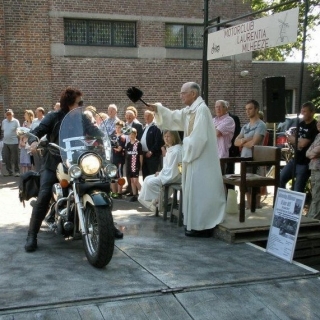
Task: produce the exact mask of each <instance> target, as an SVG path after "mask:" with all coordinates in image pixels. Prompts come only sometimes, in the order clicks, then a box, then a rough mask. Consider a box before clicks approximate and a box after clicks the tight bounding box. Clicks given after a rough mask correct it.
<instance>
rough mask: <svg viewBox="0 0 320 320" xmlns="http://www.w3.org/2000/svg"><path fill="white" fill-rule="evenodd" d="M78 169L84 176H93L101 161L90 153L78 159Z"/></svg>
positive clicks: (97, 170)
mask: <svg viewBox="0 0 320 320" xmlns="http://www.w3.org/2000/svg"><path fill="white" fill-rule="evenodd" d="M80 167H81V169H82V171H83V172H84V174H86V175H88V176H93V175H95V174H97V173H98V172H99V170H100V168H101V160H100V158H99V157H97V156H96V155H94V154H92V153H90V154H87V155H85V156H84V157H82V158H81V159H80Z"/></svg>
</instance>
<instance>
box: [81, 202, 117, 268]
mask: <svg viewBox="0 0 320 320" xmlns="http://www.w3.org/2000/svg"><path fill="white" fill-rule="evenodd" d="M84 220H85V228H86V233H87V234H86V235H84V236H82V242H83V246H84V250H85V254H86V257H87V259H88V261H89V262H90V264H92V265H93V266H94V267H96V268H103V267H104V266H106V265H107V264H108V263H109V262H110V260H111V258H112V255H113V250H114V224H113V218H112V213H111V209H110V208H109V207H95V206H93V205H91V204H87V206H86V208H85V211H84Z"/></svg>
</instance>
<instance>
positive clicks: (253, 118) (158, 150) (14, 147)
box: [0, 82, 320, 251]
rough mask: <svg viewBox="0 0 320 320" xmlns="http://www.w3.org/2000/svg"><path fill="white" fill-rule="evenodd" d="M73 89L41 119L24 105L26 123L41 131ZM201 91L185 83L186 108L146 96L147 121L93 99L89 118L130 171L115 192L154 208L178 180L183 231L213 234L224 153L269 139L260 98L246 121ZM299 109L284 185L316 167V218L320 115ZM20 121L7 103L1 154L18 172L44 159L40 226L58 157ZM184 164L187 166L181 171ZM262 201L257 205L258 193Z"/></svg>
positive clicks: (315, 211)
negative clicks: (49, 157) (43, 150)
mask: <svg viewBox="0 0 320 320" xmlns="http://www.w3.org/2000/svg"><path fill="white" fill-rule="evenodd" d="M73 90H74V92H73V96H72V97H73V100H72V99H71V100H72V101H71V100H70V99H69V100H70V101H71V102H72V104H70V103H71V102H70V101H69V100H68V99H67V98H68V97H67V96H62V98H61V101H60V102H59V103H56V104H55V105H54V106H53V108H52V109H53V110H51V111H50V112H49V113H52V114H51V115H50V116H49V113H48V114H47V115H46V114H45V111H44V109H43V108H41V107H38V108H37V109H36V111H35V114H36V118H35V116H34V113H33V111H32V110H25V113H24V122H23V126H24V127H27V128H30V129H31V130H33V132H35V133H36V134H37V135H39V136H40V135H42V133H43V132H42V131H41V130H40V129H37V128H39V125H40V124H41V123H43V121H45V122H46V121H55V120H56V118H57V117H58V118H59V115H61V114H63V112H66V111H68V110H70V108H71V109H72V108H74V107H77V106H79V104H78V102H79V101H80V100H81V101H82V93H81V92H80V91H78V90H75V89H73ZM65 94H66V93H65ZM200 94H201V90H200V87H199V85H198V84H197V83H194V82H187V83H185V84H183V85H182V87H181V92H180V98H181V101H182V103H183V104H184V105H185V107H184V108H181V109H175V110H172V109H169V108H167V107H164V106H163V105H162V104H161V103H147V106H146V110H145V111H144V115H143V118H144V123H143V124H142V123H141V122H139V120H138V112H137V109H136V108H135V107H134V106H128V107H127V108H126V110H125V119H124V120H123V121H122V120H121V119H120V118H119V117H118V108H117V106H116V105H115V104H110V105H109V106H108V108H107V112H106V113H103V112H98V111H97V110H96V108H95V107H94V106H87V107H86V111H85V113H86V115H87V117H88V118H89V119H90V121H91V122H92V123H94V124H95V125H96V126H97V127H98V128H99V129H100V130H102V131H103V132H104V133H105V134H107V135H108V136H109V137H110V139H111V140H112V142H113V163H114V164H115V165H116V166H117V169H118V170H117V178H118V179H119V178H120V177H121V178H122V177H126V182H127V183H126V187H123V185H122V184H121V185H120V184H118V183H117V179H115V180H113V181H112V184H111V194H110V195H111V197H112V198H114V199H119V198H122V197H124V196H126V197H128V200H129V201H130V202H135V201H139V202H140V203H141V204H142V205H143V206H145V207H146V208H148V209H149V210H151V211H155V209H156V206H157V205H158V204H159V198H160V193H161V189H162V186H163V185H165V184H168V183H181V185H182V192H183V195H184V201H183V208H182V211H183V214H184V225H185V235H186V236H191V237H210V236H211V235H212V230H213V228H214V227H215V226H216V225H217V224H219V223H221V222H222V221H223V219H224V214H225V206H226V194H225V188H224V185H223V180H222V173H221V170H217V168H220V160H219V159H220V158H226V157H237V156H241V157H244V158H246V157H251V156H252V147H253V146H255V145H263V144H265V143H266V141H265V140H266V134H267V127H266V124H265V122H264V121H263V113H262V112H261V110H259V109H260V106H259V103H258V102H257V101H256V100H253V99H252V100H249V101H247V103H246V104H245V107H244V111H245V113H246V115H247V118H248V123H246V124H244V125H243V126H242V127H241V126H240V120H239V118H238V117H237V116H236V115H233V114H231V113H230V111H229V103H228V101H225V100H217V101H216V102H215V105H214V110H215V114H214V115H212V114H211V112H210V109H209V108H208V106H207V105H206V103H205V101H204V100H203V99H202V98H201V96H200ZM78 100H79V101H78ZM68 101H69V102H68ZM81 101H80V102H81ZM62 111H63V112H62ZM301 114H302V115H303V120H302V121H301V122H300V123H299V126H298V129H297V130H298V138H297V139H296V138H295V136H293V135H288V142H289V143H290V144H292V145H293V146H295V147H296V149H297V153H296V163H295V168H296V169H295V172H294V174H293V165H294V164H293V160H291V161H290V162H289V163H288V164H287V165H286V166H285V167H284V168H283V169H282V170H281V175H280V187H282V188H285V187H286V186H287V182H288V181H289V180H291V179H292V178H293V181H294V185H293V190H296V191H300V192H303V191H304V188H305V184H306V182H307V180H308V178H309V176H310V173H311V183H312V190H313V191H312V204H311V208H310V210H309V215H310V216H312V217H316V218H318V217H319V215H320V213H319V212H320V196H319V194H320V193H319V192H318V190H319V189H320V133H318V131H320V120H319V121H318V122H317V121H316V120H315V119H314V114H315V107H314V105H313V104H312V103H311V102H307V103H304V104H303V105H302V108H301ZM44 119H46V120H44ZM54 119H55V120H54ZM59 119H60V118H59ZM19 126H20V123H19V121H18V120H17V119H15V118H14V113H13V110H12V109H6V110H5V119H4V120H3V121H2V126H1V129H2V131H3V141H2V144H0V147H1V146H2V148H3V149H2V152H1V154H2V156H3V162H4V163H5V166H6V171H7V173H6V175H13V176H19V175H20V173H24V172H26V171H28V170H31V169H33V170H36V171H40V164H41V162H42V169H41V175H43V176H44V177H45V178H44V181H45V182H46V185H45V187H44V188H43V189H41V193H42V196H41V195H40V196H39V197H38V199H40V200H38V203H39V206H35V208H34V209H33V211H34V212H33V216H35V218H34V219H33V220H34V221H32V220H31V222H30V229H32V228H33V229H34V230H36V231H37V230H38V229H39V223H40V224H41V222H42V220H43V217H42V216H41V217H40V218H39V214H38V215H37V212H41V214H42V213H43V212H46V211H45V210H43V208H44V207H46V206H47V202H48V197H50V192H49V189H50V188H49V185H50V186H51V185H52V183H53V182H54V181H55V180H56V177H55V174H54V170H53V167H54V166H56V165H57V163H55V162H54V161H53V162H54V163H53V162H52V161H51V162H50V161H49V162H47V163H44V161H43V159H41V158H40V157H39V155H38V153H37V152H36V151H35V148H33V147H32V146H30V145H29V144H28V141H27V138H24V137H22V138H20V139H18V137H17V135H16V129H17V128H18V127H19ZM40 128H43V127H41V126H40ZM40 133H41V134H40ZM50 134H51V135H52V134H53V133H52V132H51V133H50ZM50 134H49V135H50ZM181 137H182V139H181ZM29 140H30V139H29ZM53 140H54V139H53ZM29 142H30V141H29ZM19 149H20V151H19ZM19 157H20V162H19ZM180 164H181V165H182V172H180V171H179V170H178V166H179V165H180ZM224 169H225V172H226V173H228V174H230V173H234V166H228V167H226V168H224ZM141 181H142V183H141ZM46 186H47V187H46ZM204 193H208V195H209V196H204ZM41 199H43V201H42V202H41ZM200 200H201V201H200ZM250 203H251V199H250V193H247V207H248V208H249V207H250ZM257 205H258V207H259V206H260V202H259V199H257ZM28 246H29V248H30V247H31V248H32V249H33V248H34V239H31V240H30V241H29V245H28ZM26 250H27V249H26ZM27 251H32V250H27Z"/></svg>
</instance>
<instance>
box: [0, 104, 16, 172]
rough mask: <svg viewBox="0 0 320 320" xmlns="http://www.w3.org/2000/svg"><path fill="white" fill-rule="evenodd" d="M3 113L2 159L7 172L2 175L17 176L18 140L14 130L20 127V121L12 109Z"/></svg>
mask: <svg viewBox="0 0 320 320" xmlns="http://www.w3.org/2000/svg"><path fill="white" fill-rule="evenodd" d="M5 115H6V118H5V119H4V120H3V121H2V125H1V130H2V131H3V160H4V162H5V164H6V169H7V171H8V173H6V174H4V176H13V175H14V176H16V177H19V176H20V173H19V172H20V169H19V161H18V160H19V140H18V137H17V134H16V130H17V128H18V127H20V123H19V120H17V119H15V118H14V117H13V115H14V113H13V111H12V109H6V110H5ZM13 170H14V171H13Z"/></svg>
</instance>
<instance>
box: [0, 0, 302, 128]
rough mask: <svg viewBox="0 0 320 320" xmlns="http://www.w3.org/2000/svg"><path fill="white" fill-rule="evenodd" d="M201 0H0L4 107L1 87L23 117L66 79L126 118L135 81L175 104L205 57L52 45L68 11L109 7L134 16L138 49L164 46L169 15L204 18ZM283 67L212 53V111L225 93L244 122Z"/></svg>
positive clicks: (213, 12)
mask: <svg viewBox="0 0 320 320" xmlns="http://www.w3.org/2000/svg"><path fill="white" fill-rule="evenodd" d="M203 3H204V1H203V0H196V1H188V0H179V1H178V0H161V1H147V0H145V1H138V0H135V1H125V0H120V1H119V0H117V1H102V0H98V1H91V0H85V1H84V0H82V1H61V0H60V1H55V0H40V1H35V0H28V1H27V0H25V1H21V0H19V1H18V0H0V4H2V6H1V5H0V35H1V37H0V63H1V65H0V70H1V73H0V80H1V82H0V109H3V108H4V105H1V103H2V101H1V95H3V96H5V97H6V102H5V105H6V106H8V105H10V107H12V108H13V109H14V110H15V113H16V116H17V118H18V119H19V120H22V119H23V111H24V110H25V109H27V108H30V109H33V110H34V109H35V108H36V107H37V106H42V107H44V108H45V109H46V110H47V111H49V110H50V109H51V106H52V105H53V104H54V103H55V102H56V101H57V100H59V97H60V93H61V91H62V90H63V89H64V88H65V87H66V86H68V85H71V86H75V87H78V88H80V89H81V90H82V91H83V93H84V99H85V102H86V104H87V105H89V104H92V105H94V106H96V107H97V108H98V110H99V111H101V112H102V111H106V108H107V106H108V105H109V104H110V103H116V104H117V105H118V107H119V113H120V117H121V118H122V119H123V117H124V110H125V108H126V107H127V106H128V105H130V104H132V103H131V102H130V101H129V100H128V98H127V97H126V95H125V92H126V90H127V88H128V87H130V86H137V87H139V88H141V89H142V90H143V91H144V100H146V101H151V102H155V101H161V102H162V103H163V104H164V105H167V106H169V107H171V108H180V107H181V101H180V98H179V92H180V88H181V85H182V84H183V83H184V82H187V81H195V82H198V83H199V84H201V79H202V61H201V58H200V59H190V57H189V58H187V57H183V56H182V57H181V56H179V58H178V57H176V58H175V57H174V56H172V55H171V56H170V57H171V58H166V59H165V58H156V57H152V56H151V57H148V58H134V57H132V58H128V57H127V58H120V57H117V56H116V57H115V56H113V57H111V56H108V55H107V54H106V56H95V55H94V53H95V51H97V50H98V49H100V48H99V47H89V48H88V47H86V49H87V50H88V49H89V50H90V51H91V52H92V53H93V54H92V55H90V56H82V57H81V55H77V54H76V53H75V54H72V55H70V56H67V55H66V54H56V53H55V51H54V49H53V48H55V46H58V47H59V48H62V49H61V51H62V52H63V51H64V49H65V46H64V26H63V17H65V16H68V17H70V16H73V17H74V16H75V17H80V18H95V19H97V18H100V19H104V18H105V15H108V14H109V15H111V14H112V15H111V16H109V17H110V19H111V18H112V17H113V16H116V17H118V19H120V20H121V19H123V18H126V17H132V16H134V19H135V20H136V21H137V49H136V50H137V52H139V50H142V49H146V48H150V49H151V50H152V48H155V49H154V50H155V54H156V53H157V51H159V50H160V51H161V50H163V51H166V50H167V49H166V48H164V30H165V22H166V21H171V22H173V21H177V22H178V23H188V22H190V21H191V22H194V21H195V19H196V20H197V21H201V19H203ZM216 3H217V4H216ZM3 8H4V11H3ZM249 10H250V7H249V5H248V3H246V4H243V1H241V0H226V1H223V2H218V1H215V3H213V2H212V1H209V11H210V14H209V19H212V18H214V17H217V16H220V17H221V19H222V20H227V19H230V18H233V17H234V16H239V15H243V14H245V13H248V12H249ZM153 17H154V18H153ZM128 19H129V18H128ZM4 20H5V23H4ZM3 26H5V28H4V27H3ZM4 29H5V33H4ZM4 38H5V40H4ZM4 45H6V46H4ZM4 48H5V50H4ZM76 49H77V48H76ZM79 50H80V48H79ZM126 50H129V49H126V48H123V49H122V53H123V52H125V51H126ZM75 52H77V50H76V51H75ZM106 52H107V53H108V49H107V50H106ZM279 68H280V67H279V65H278V67H271V66H269V65H267V64H257V63H254V64H252V63H251V62H250V61H248V60H242V59H241V58H239V57H237V59H236V60H232V59H229V60H215V61H209V107H210V108H211V110H212V111H213V106H214V102H215V101H216V100H218V99H225V100H228V101H230V105H231V111H232V112H233V113H235V114H237V115H238V116H239V117H240V119H241V121H242V123H244V122H247V119H246V117H245V114H244V112H243V111H244V104H245V102H246V101H247V100H248V99H252V98H255V99H257V100H260V101H261V99H262V93H261V80H262V78H263V77H264V76H266V75H268V76H271V75H275V74H277V73H278V72H279V70H280V69H279ZM281 68H283V69H281V70H283V71H282V73H283V74H284V73H288V79H289V78H290V79H291V80H290V81H291V82H289V80H288V82H287V83H288V85H289V84H290V86H291V85H292V86H293V87H296V88H298V84H297V79H298V73H297V72H296V71H292V70H291V69H290V65H288V67H287V66H286V65H285V64H283V65H281ZM3 70H4V71H3ZM243 70H248V71H249V74H248V76H247V77H241V76H240V72H241V71H243ZM289 75H290V76H289ZM5 86H7V87H5ZM137 107H138V109H140V110H141V112H140V114H139V119H140V120H141V121H142V119H143V118H142V114H143V113H142V110H143V109H144V108H143V104H141V103H137Z"/></svg>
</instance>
